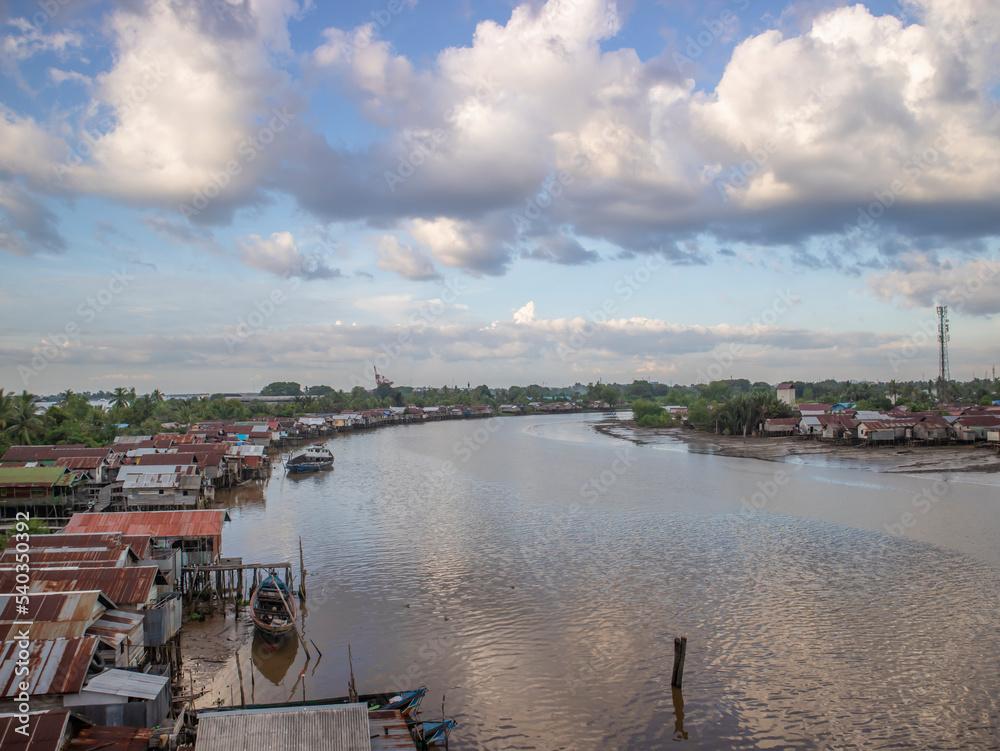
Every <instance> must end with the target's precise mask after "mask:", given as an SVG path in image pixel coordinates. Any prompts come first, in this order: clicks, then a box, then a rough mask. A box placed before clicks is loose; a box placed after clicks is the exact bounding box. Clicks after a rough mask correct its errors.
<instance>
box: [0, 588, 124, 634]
mask: <svg viewBox="0 0 1000 751" xmlns="http://www.w3.org/2000/svg"><path fill="white" fill-rule="evenodd" d="M16 597H17V595H0V637H2V638H3V639H5V640H6V639H10V638H14V636H15V635H16V634H17V632H18V631H19V630H20V627H19V626H17V625H15V624H16V623H18V622H23V621H26V620H30V621H33V622H32V624H31V638H32V639H75V638H78V637H81V636H83V635H84V634H85V633H86V631H87V629H88V628H89V627H90V625H91V624H92V623H94V622H96V621H97V620H98V619H99V618H100V617H101V616H102V615H103V614H104V612H105V610H106V608H109V607H114V603H113V602H111V601H110V600H109V599H108V598H107V597H105V596H104V595H102V594H101V593H100V592H93V591H91V592H54V593H47V594H32V595H29V602H28V612H27V613H21V614H19V613H18V610H17V608H18V605H17V600H16Z"/></svg>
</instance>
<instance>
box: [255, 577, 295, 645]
mask: <svg viewBox="0 0 1000 751" xmlns="http://www.w3.org/2000/svg"><path fill="white" fill-rule="evenodd" d="M298 615H299V606H298V603H297V602H296V601H295V595H293V594H292V592H291V590H290V589H289V588H288V585H287V584H285V583H284V582H283V581H281V579H279V578H278V577H277V576H275V575H274V574H271V575H269V576H268V577H267V578H266V579H264V581H262V582H261V583H260V584H259V585H258V587H257V589H255V590H254V591H253V594H252V595H251V596H250V617H251V618H252V619H253V623H254V626H256V627H257V632H258V633H259V634H260V635H261V636H262V637H263V638H264V639H265V640H266V641H269V642H272V643H274V642H278V641H281V640H282V639H284V638H285V637H286V636H287V635H288V633H289V632H290V631H293V630H294V629H295V619H296V618H297V617H298Z"/></svg>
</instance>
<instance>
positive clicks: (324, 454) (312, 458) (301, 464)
mask: <svg viewBox="0 0 1000 751" xmlns="http://www.w3.org/2000/svg"><path fill="white" fill-rule="evenodd" d="M331 467H333V452H331V451H330V449H328V448H326V446H321V445H320V444H318V443H317V444H314V445H312V446H308V447H306V448H305V450H303V451H299V452H298V453H297V454H292V455H291V456H290V457H288V461H286V462H285V470H286V471H288V472H316V471H318V470H321V469H330V468H331Z"/></svg>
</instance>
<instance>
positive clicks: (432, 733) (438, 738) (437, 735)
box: [410, 719, 458, 748]
mask: <svg viewBox="0 0 1000 751" xmlns="http://www.w3.org/2000/svg"><path fill="white" fill-rule="evenodd" d="M457 724H458V723H457V722H455V720H452V719H448V720H443V721H442V720H433V721H430V720H429V721H426V722H415V723H413V724H412V725H411V727H410V733H412V735H413V740H414V741H415V742H416V743H417V745H418V747H419V748H426V747H427V746H431V745H433V744H435V743H441V742H442V741H444V740H445V739H446V738H447V737H448V734H449V733H451V731H452V730H453V729H454V727H455V726H456V725H457Z"/></svg>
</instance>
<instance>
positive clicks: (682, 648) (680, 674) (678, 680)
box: [670, 636, 688, 688]
mask: <svg viewBox="0 0 1000 751" xmlns="http://www.w3.org/2000/svg"><path fill="white" fill-rule="evenodd" d="M687 643H688V640H687V637H686V636H677V637H674V672H673V675H672V676H671V678H670V685H671V687H672V688H681V684H682V683H683V682H684V656H685V655H686V654H687Z"/></svg>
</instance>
